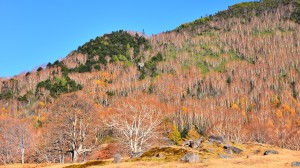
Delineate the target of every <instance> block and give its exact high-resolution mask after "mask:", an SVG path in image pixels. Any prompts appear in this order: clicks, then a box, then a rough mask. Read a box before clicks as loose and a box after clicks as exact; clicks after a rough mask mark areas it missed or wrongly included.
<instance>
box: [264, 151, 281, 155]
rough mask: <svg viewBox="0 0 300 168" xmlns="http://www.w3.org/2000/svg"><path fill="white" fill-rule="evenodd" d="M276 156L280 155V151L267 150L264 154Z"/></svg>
mask: <svg viewBox="0 0 300 168" xmlns="http://www.w3.org/2000/svg"><path fill="white" fill-rule="evenodd" d="M275 154H278V151H276V150H266V151H265V152H264V155H275Z"/></svg>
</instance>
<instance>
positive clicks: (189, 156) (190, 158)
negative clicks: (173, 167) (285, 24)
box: [180, 153, 200, 163]
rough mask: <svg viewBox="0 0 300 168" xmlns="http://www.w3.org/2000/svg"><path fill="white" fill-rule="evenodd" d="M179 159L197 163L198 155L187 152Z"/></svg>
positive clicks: (198, 160)
mask: <svg viewBox="0 0 300 168" xmlns="http://www.w3.org/2000/svg"><path fill="white" fill-rule="evenodd" d="M180 160H181V161H183V162H188V163H199V162H200V157H199V155H198V154H195V153H187V154H186V155H184V156H183V157H182V158H181V159H180Z"/></svg>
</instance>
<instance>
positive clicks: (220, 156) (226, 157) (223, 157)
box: [218, 154, 231, 159]
mask: <svg viewBox="0 0 300 168" xmlns="http://www.w3.org/2000/svg"><path fill="white" fill-rule="evenodd" d="M218 156H219V158H222V159H230V158H231V157H230V156H227V155H223V154H218Z"/></svg>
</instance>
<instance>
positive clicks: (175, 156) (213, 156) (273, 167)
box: [0, 143, 300, 168]
mask: <svg viewBox="0 0 300 168" xmlns="http://www.w3.org/2000/svg"><path fill="white" fill-rule="evenodd" d="M232 145H233V146H236V147H238V148H240V149H243V150H244V151H243V152H242V154H239V155H234V154H233V155H231V157H232V158H231V159H221V158H219V157H218V156H217V154H218V153H222V154H224V153H225V152H224V150H223V145H217V144H209V143H204V144H203V146H202V147H201V148H200V149H198V150H195V149H191V148H185V147H179V146H173V147H165V148H153V149H151V150H149V151H148V152H146V153H145V154H144V155H143V156H142V157H141V158H140V159H128V158H125V159H124V161H123V162H122V163H120V164H113V163H112V159H110V160H105V161H103V162H100V161H90V162H87V163H84V164H73V165H71V164H25V165H21V164H13V165H3V166H0V168H42V167H47V168H62V167H70V168H71V167H72V168H73V167H74V168H75V167H76V168H83V167H91V168H100V167H103V168H135V167H139V168H156V167H157V168H202V167H203V168H204V167H213V168H215V167H216V168H219V167H220V168H223V167H226V168H252V167H255V168H282V167H290V165H291V162H293V161H300V151H292V150H286V149H281V148H278V147H274V146H269V145H262V144H232ZM267 149H274V150H277V151H278V152H279V154H278V155H268V156H264V155H263V153H264V151H265V150H267ZM210 150H213V152H211V151H210ZM187 152H192V153H197V154H199V156H200V159H201V160H202V162H201V163H198V164H189V163H182V162H180V161H179V160H180V158H181V157H182V156H183V155H184V154H185V153H187ZM158 153H161V154H163V156H164V157H162V158H155V155H156V154H158ZM102 163H104V164H102Z"/></svg>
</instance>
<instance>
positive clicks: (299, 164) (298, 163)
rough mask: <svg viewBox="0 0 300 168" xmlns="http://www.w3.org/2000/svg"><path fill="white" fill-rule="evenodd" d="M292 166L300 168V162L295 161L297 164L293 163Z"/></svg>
mask: <svg viewBox="0 0 300 168" xmlns="http://www.w3.org/2000/svg"><path fill="white" fill-rule="evenodd" d="M291 166H292V167H300V162H296V161H295V162H292V163H291Z"/></svg>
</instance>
